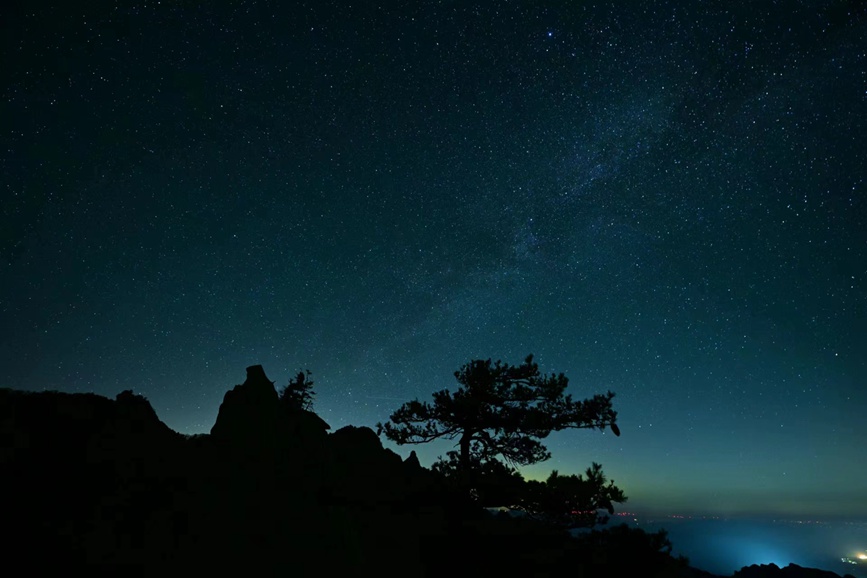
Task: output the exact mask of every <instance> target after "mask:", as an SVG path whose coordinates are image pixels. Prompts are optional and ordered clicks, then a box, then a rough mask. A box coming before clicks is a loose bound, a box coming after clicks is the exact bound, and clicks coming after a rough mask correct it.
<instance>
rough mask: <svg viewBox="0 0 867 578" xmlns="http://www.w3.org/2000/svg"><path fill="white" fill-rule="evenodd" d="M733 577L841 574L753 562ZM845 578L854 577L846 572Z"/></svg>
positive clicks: (835, 576)
mask: <svg viewBox="0 0 867 578" xmlns="http://www.w3.org/2000/svg"><path fill="white" fill-rule="evenodd" d="M732 578H840V575H839V574H835V573H834V572H829V571H827V570H817V569H815V568H803V567H801V566H798V565H797V564H789V565H788V566H786V567H785V568H780V567H779V566H777V565H776V564H753V565H752V566H745V567H743V568H741V569H740V570H738V571H737V572H735V573H734V575H733V576H732ZM843 578H854V577H853V576H851V575H849V574H846V575H845V576H843Z"/></svg>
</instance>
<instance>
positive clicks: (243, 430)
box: [211, 365, 280, 448]
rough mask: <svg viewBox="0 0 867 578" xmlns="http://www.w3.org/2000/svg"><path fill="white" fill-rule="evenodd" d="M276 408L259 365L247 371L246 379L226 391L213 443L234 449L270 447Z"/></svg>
mask: <svg viewBox="0 0 867 578" xmlns="http://www.w3.org/2000/svg"><path fill="white" fill-rule="evenodd" d="M279 421H280V406H279V400H278V397H277V392H276V390H275V389H274V382H273V381H271V380H270V379H268V376H267V375H265V370H264V369H263V368H262V366H261V365H251V366H250V367H248V368H247V379H246V381H244V383H242V384H240V385H236V386H235V387H233V388H232V389H231V390H229V391H227V392H226V395H225V396H224V397H223V403H222V404H220V411H219V413H218V414H217V421H216V422H215V423H214V427H212V428H211V436H213V437H214V439H215V440H218V441H222V442H227V443H229V444H231V445H233V446H237V447H247V448H263V447H264V448H268V447H273V444H274V441H275V440H276V439H277V438H278V435H279V433H280V432H279Z"/></svg>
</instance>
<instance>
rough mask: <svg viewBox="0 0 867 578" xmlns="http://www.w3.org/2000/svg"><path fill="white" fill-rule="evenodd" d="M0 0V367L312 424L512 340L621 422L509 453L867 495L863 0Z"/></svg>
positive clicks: (630, 477) (366, 417)
mask: <svg viewBox="0 0 867 578" xmlns="http://www.w3.org/2000/svg"><path fill="white" fill-rule="evenodd" d="M686 4H690V6H686ZM0 10H2V12H0V21H2V33H0V46H2V52H0V88H2V94H0V97H2V98H0V139H2V146H0V163H2V174H3V179H2V189H0V190H2V193H0V194H2V203H0V219H2V220H0V327H2V338H0V385H2V386H5V387H14V388H21V389H28V390H43V389H57V390H61V391H67V392H88V391H93V392H96V393H99V394H102V395H107V396H111V397H113V396H114V395H116V394H117V393H118V392H120V391H121V390H124V389H128V388H131V389H133V390H135V391H136V392H137V393H141V394H144V395H145V396H146V397H147V398H148V399H149V400H150V401H151V403H152V404H153V406H154V408H155V409H156V411H157V413H158V414H159V416H160V418H161V419H162V420H163V421H165V422H166V423H167V424H168V425H169V426H170V427H172V428H174V429H176V430H177V431H179V432H182V433H188V434H189V433H200V432H207V431H209V430H210V428H211V426H212V425H213V423H214V420H215V418H216V415H217V410H218V407H219V404H220V402H221V401H222V397H223V394H224V393H225V391H226V390H227V389H229V388H231V387H232V386H233V385H235V384H238V383H241V382H242V381H243V380H244V378H245V368H246V367H247V366H248V365H253V364H262V365H263V366H264V368H265V371H266V373H267V374H268V376H269V377H270V378H271V379H272V380H275V381H276V385H277V386H282V385H285V383H286V382H287V381H288V379H289V378H290V377H291V376H292V375H294V374H295V373H296V372H297V371H298V370H299V369H310V370H311V371H312V372H313V379H314V381H315V384H316V391H317V397H316V403H315V406H314V409H315V410H316V411H317V412H318V413H319V414H320V415H322V416H323V417H324V418H325V419H326V421H328V422H329V423H330V424H331V426H332V428H334V429H336V428H339V427H342V426H344V425H347V424H354V425H370V426H372V425H374V424H375V423H376V422H378V421H384V420H386V419H387V418H388V416H389V414H390V413H391V412H392V411H393V410H394V409H396V408H397V407H398V406H399V405H400V404H401V403H402V402H404V401H408V400H410V399H412V398H415V397H419V398H421V399H429V398H430V394H431V393H432V392H433V391H435V390H438V389H442V388H446V387H454V386H455V380H454V378H453V372H454V371H455V370H456V369H458V367H459V366H460V365H462V364H463V363H466V362H467V361H469V360H471V359H474V358H489V357H490V358H494V359H502V360H503V361H506V362H509V363H516V364H517V363H520V362H521V361H523V359H524V358H525V357H526V355H527V354H529V353H533V354H535V359H536V361H537V362H538V363H539V365H540V368H541V369H542V370H543V371H544V372H546V373H547V372H561V371H562V372H565V373H566V375H567V376H568V377H569V379H570V388H569V392H570V393H571V394H572V395H573V396H575V397H578V398H583V397H587V396H590V395H592V394H594V393H600V392H604V391H606V390H608V389H610V390H612V391H614V392H615V393H616V394H617V396H616V397H615V399H614V404H615V409H616V410H618V412H619V420H618V422H619V425H620V427H621V430H622V432H623V435H622V436H621V437H619V438H617V437H614V436H613V435H611V433H610V432H609V433H606V434H602V433H599V432H597V431H586V430H580V431H575V430H572V431H568V432H561V433H560V434H555V435H552V436H551V437H550V438H548V442H549V449H550V450H551V451H552V453H553V454H554V457H553V459H551V460H550V461H548V462H545V463H542V464H538V465H537V466H534V467H530V468H527V469H526V470H525V474H526V475H528V476H530V477H537V478H538V477H544V476H546V475H547V473H548V472H550V470H551V469H555V468H556V469H558V470H560V471H561V473H578V472H580V471H583V470H584V469H585V468H586V467H587V466H589V465H590V463H591V462H592V461H597V462H600V463H602V464H603V466H604V468H605V471H606V472H607V473H608V475H609V476H610V477H612V478H614V480H615V481H616V483H617V484H618V485H619V486H620V487H621V488H623V489H624V491H625V492H626V494H627V495H628V496H629V497H630V501H629V502H628V504H627V505H626V509H628V510H636V509H638V510H640V509H642V508H644V509H650V510H658V511H663V512H680V513H684V512H718V513H758V512H765V513H775V514H791V515H796V516H808V515H809V516H812V515H815V514H822V513H825V514H846V515H860V516H867V449H865V448H867V419H865V418H867V197H865V195H867V182H865V175H867V146H865V141H867V14H865V8H864V4H863V3H859V2H830V1H827V2H825V1H812V0H802V1H795V0H792V1H786V2H775V3H770V2H749V3H747V2H742V3H740V2H729V1H723V0H718V1H708V2H691V3H686V2H666V1H656V0H654V1H653V2H649V1H648V2H628V3H624V2H617V3H610V4H608V3H598V4H596V5H591V4H588V3H583V2H579V1H572V2H564V3H557V4H555V3H544V2H533V1H527V2H507V1H505V0H503V1H499V2H488V3H484V4H477V3H469V2H447V1H441V2H430V1H417V2H403V3H397V2H394V3H386V5H385V6H383V7H377V6H375V4H374V3H372V2H358V3H355V4H353V5H349V4H342V3H334V4H333V3H329V2H324V1H318V0H317V1H315V2H310V3H309V4H306V5H305V3H303V2H285V3H284V2H274V3H265V2H251V1H239V2H231V3H230V2H223V3H215V2H201V3H199V2H187V1H177V2H173V1H163V2H150V1H149V2H140V3H137V2H133V1H129V2H126V1H124V2H120V1H118V2H105V1H104V0H98V1H95V2H85V3H66V2H63V3H60V2H58V3H57V5H49V4H44V3H40V2H33V1H29V0H28V1H27V2H24V1H16V2H13V3H12V6H11V7H10V6H9V5H8V4H4V8H2V9H0ZM388 447H392V448H394V449H396V450H397V451H398V452H399V453H400V454H401V455H404V456H405V455H408V453H409V451H410V449H417V450H418V451H419V455H420V458H421V461H422V463H423V464H424V465H430V463H431V462H432V461H433V460H434V459H435V458H436V457H437V455H440V454H444V453H445V451H447V450H448V449H450V446H449V444H447V443H443V444H440V445H434V446H430V447H428V446H421V447H419V446H415V447H411V446H404V447H399V448H398V447H396V446H392V445H388Z"/></svg>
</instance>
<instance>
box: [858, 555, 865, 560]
mask: <svg viewBox="0 0 867 578" xmlns="http://www.w3.org/2000/svg"><path fill="white" fill-rule="evenodd" d="M856 558H858V559H859V560H867V554H858V555H857V556H856Z"/></svg>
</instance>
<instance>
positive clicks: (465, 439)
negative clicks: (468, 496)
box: [460, 432, 470, 491]
mask: <svg viewBox="0 0 867 578" xmlns="http://www.w3.org/2000/svg"><path fill="white" fill-rule="evenodd" d="M460 446H461V464H460V465H461V476H460V480H461V485H463V487H464V489H465V490H467V491H469V490H470V434H469V433H467V432H465V433H464V435H462V436H461V441H460Z"/></svg>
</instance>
